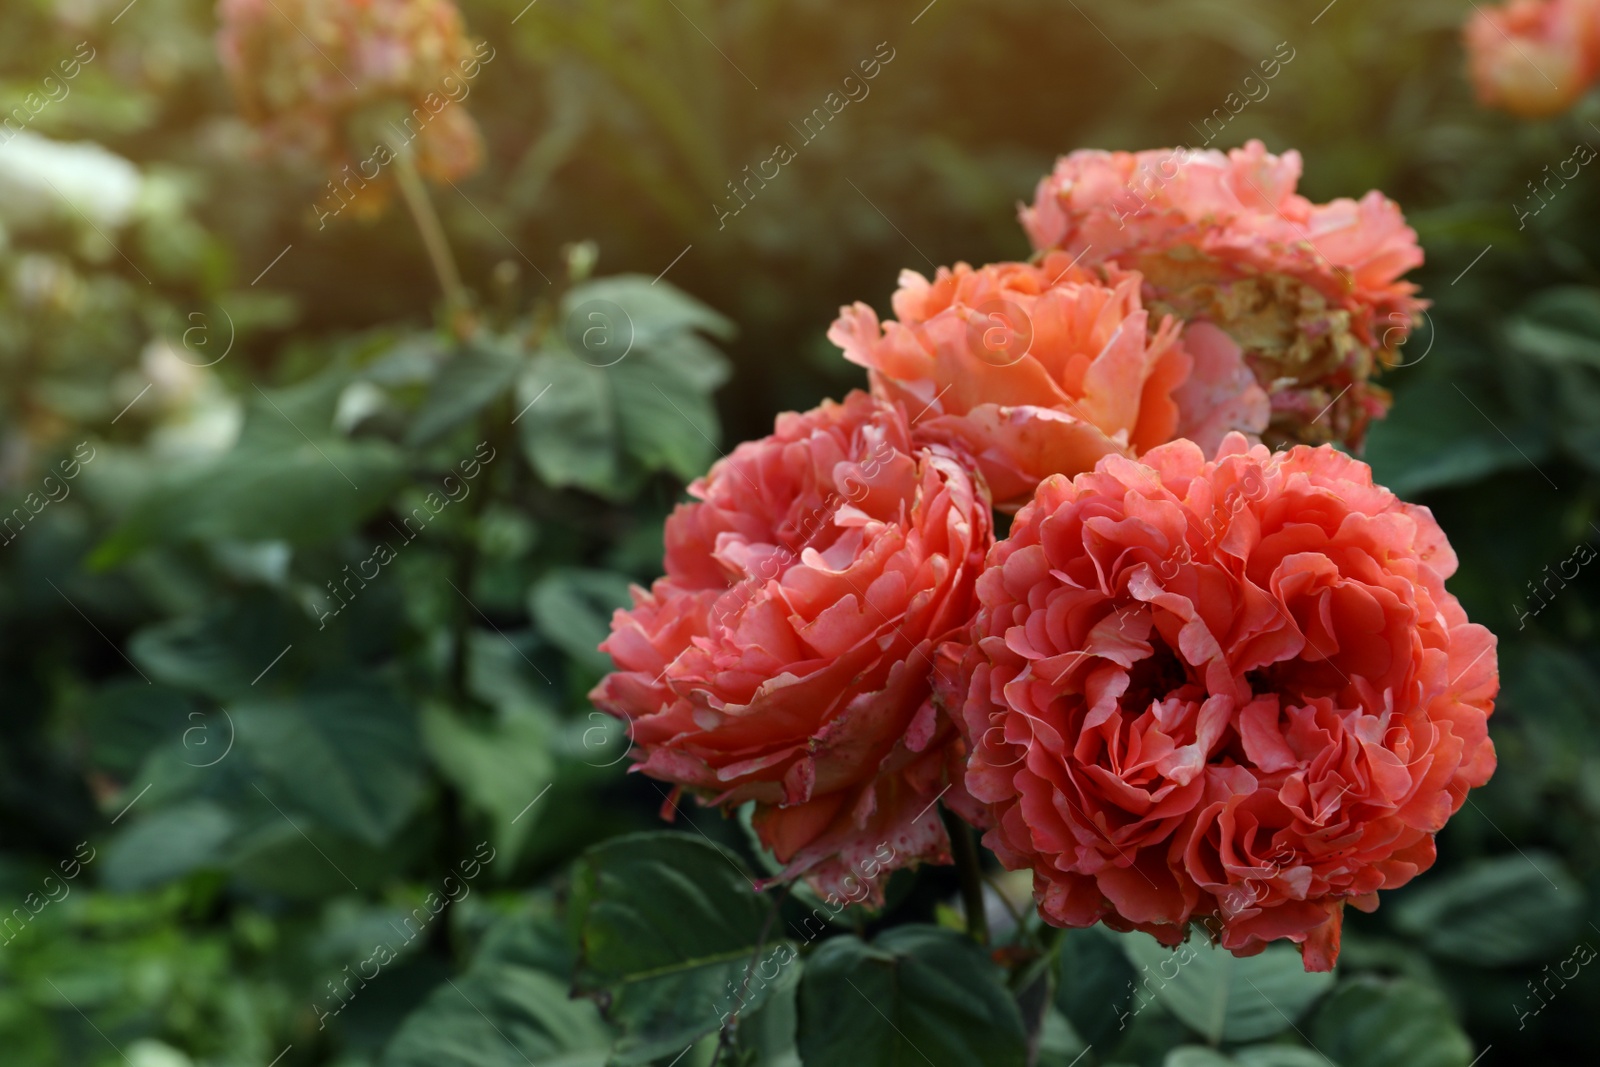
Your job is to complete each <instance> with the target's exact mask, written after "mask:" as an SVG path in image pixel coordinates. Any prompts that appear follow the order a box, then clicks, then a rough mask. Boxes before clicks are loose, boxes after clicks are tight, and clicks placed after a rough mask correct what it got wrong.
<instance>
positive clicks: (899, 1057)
mask: <svg viewBox="0 0 1600 1067" xmlns="http://www.w3.org/2000/svg"><path fill="white" fill-rule="evenodd" d="M800 1059H801V1061H802V1062H803V1063H805V1064H806V1065H807V1067H829V1065H832V1064H844V1063H861V1064H906V1065H910V1064H932V1065H933V1067H968V1065H970V1064H976V1063H981V1064H984V1065H985V1067H1023V1064H1025V1063H1026V1062H1027V1035H1026V1034H1025V1033H1024V1031H1023V1025H1022V1016H1021V1014H1020V1013H1019V1012H1018V1010H1017V1006H1016V1003H1015V1002H1014V1001H1013V1000H1012V999H1011V995H1010V993H1008V992H1007V991H1006V988H1005V986H1004V985H1003V984H1002V983H1001V981H1000V976H999V972H998V970H997V968H996V967H995V966H994V964H993V963H991V962H990V961H989V959H988V957H987V956H986V955H985V954H984V951H983V950H982V949H981V948H979V947H978V946H977V945H976V944H974V943H973V942H972V940H971V939H969V938H967V937H965V936H963V935H961V934H958V933H956V932H954V931H951V930H943V929H939V928H937V927H932V926H915V925H913V926H897V927H894V928H893V929H890V930H888V931H885V932H884V933H883V934H881V935H880V936H879V937H878V938H877V940H875V941H874V942H873V943H872V944H871V945H868V944H867V943H866V942H864V941H862V940H861V939H860V938H857V937H853V936H847V937H839V938H834V939H833V940H830V941H826V942H824V943H823V944H822V946H821V947H820V948H818V949H817V951H816V952H815V953H814V954H813V955H812V956H811V958H810V959H809V960H808V961H807V962H806V969H805V974H804V976H803V977H802V979H801V983H800Z"/></svg>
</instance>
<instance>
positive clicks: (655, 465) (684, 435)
mask: <svg viewBox="0 0 1600 1067" xmlns="http://www.w3.org/2000/svg"><path fill="white" fill-rule="evenodd" d="M611 387H612V389H613V390H614V392H615V395H616V405H617V425H618V427H619V428H620V429H621V431H622V444H623V447H624V448H625V449H626V450H627V452H628V454H629V455H630V456H632V457H633V458H634V459H636V460H638V461H639V462H640V463H642V464H644V466H645V467H646V468H648V469H650V470H667V471H671V472H672V473H673V474H676V475H677V476H678V477H679V478H682V479H683V480H684V481H688V480H689V479H691V478H694V477H695V476H697V475H700V474H703V473H705V470H706V468H707V467H708V466H710V464H711V459H712V457H713V456H715V455H716V444H715V441H716V440H717V438H718V436H720V434H721V432H722V431H721V428H720V427H719V426H718V424H717V411H716V408H715V407H714V406H713V405H712V403H711V398H710V395H709V394H708V393H706V392H704V391H703V390H701V389H699V388H697V387H696V386H695V384H694V382H692V381H691V380H690V379H688V378H687V377H685V376H684V375H683V374H681V373H679V372H677V371H676V370H674V369H672V368H670V367H665V366H661V365H658V364H657V363H656V362H654V361H652V360H650V359H648V358H639V359H637V360H629V361H628V362H626V363H624V364H622V365H621V366H618V367H615V368H613V369H612V378H611Z"/></svg>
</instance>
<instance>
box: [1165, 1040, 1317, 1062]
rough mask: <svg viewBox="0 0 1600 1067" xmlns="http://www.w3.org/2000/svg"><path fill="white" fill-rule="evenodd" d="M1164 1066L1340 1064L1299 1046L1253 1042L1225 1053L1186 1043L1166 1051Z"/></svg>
mask: <svg viewBox="0 0 1600 1067" xmlns="http://www.w3.org/2000/svg"><path fill="white" fill-rule="evenodd" d="M1161 1067H1338V1065H1337V1064H1335V1063H1333V1061H1331V1060H1329V1059H1328V1058H1327V1057H1326V1056H1322V1055H1320V1054H1318V1053H1316V1052H1313V1051H1312V1050H1311V1049H1308V1048H1300V1047H1299V1046H1297V1045H1254V1046H1251V1047H1250V1048H1241V1049H1234V1050H1233V1053H1232V1055H1229V1056H1224V1055H1223V1054H1222V1053H1220V1052H1218V1051H1217V1050H1216V1049H1211V1048H1206V1047H1205V1046H1204V1045H1184V1046H1183V1047H1182V1048H1175V1049H1173V1050H1172V1051H1171V1052H1170V1053H1168V1054H1167V1058H1166V1059H1165V1060H1164V1061H1163V1062H1162V1065H1161Z"/></svg>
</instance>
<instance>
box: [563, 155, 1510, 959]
mask: <svg viewBox="0 0 1600 1067" xmlns="http://www.w3.org/2000/svg"><path fill="white" fill-rule="evenodd" d="M1299 172H1300V158H1299V156H1298V154H1297V153H1294V152H1289V153H1286V154H1284V155H1283V156H1281V157H1280V156H1274V155H1271V154H1269V153H1268V152H1266V150H1265V149H1264V148H1263V147H1262V145H1261V144H1260V143H1258V142H1252V143H1251V144H1249V145H1248V146H1246V147H1244V148H1242V149H1236V150H1234V151H1232V152H1229V153H1227V154H1223V153H1221V152H1216V151H1207V152H1188V151H1181V150H1180V151H1176V152H1166V151H1152V152H1141V153H1136V154H1130V153H1121V152H1119V153H1106V152H1097V151H1080V152H1075V153H1073V154H1071V155H1069V156H1067V157H1065V158H1063V159H1062V160H1061V161H1060V162H1059V163H1058V165H1057V166H1056V168H1055V170H1054V172H1053V173H1052V174H1050V175H1049V176H1048V177H1046V178H1045V179H1044V180H1043V181H1042V182H1041V183H1040V185H1039V189H1038V194H1037V198H1036V200H1035V202H1034V204H1033V205H1032V206H1031V207H1028V208H1025V209H1024V210H1023V212H1022V221H1023V224H1024V226H1025V228H1026V229H1027V232H1028V234H1029V236H1030V237H1031V238H1032V240H1033V243H1034V246H1035V248H1036V249H1037V254H1036V255H1035V256H1034V257H1033V259H1031V260H1030V261H1028V262H1025V263H1000V264H993V265H988V266H983V267H978V268H973V267H970V266H968V265H966V264H959V265H957V266H956V267H955V268H954V269H941V270H940V271H938V272H937V274H936V276H935V277H934V278H933V279H932V280H931V281H930V280H928V279H926V278H924V277H922V276H920V275H918V274H915V273H912V272H906V273H905V274H903V275H902V276H901V279H900V288H899V291H898V292H897V293H895V295H894V299H893V306H894V312H895V319H893V320H891V321H888V322H880V321H879V319H878V317H877V316H876V315H875V314H874V312H873V311H872V309H871V308H869V307H867V306H866V305H864V304H856V305H855V306H853V307H849V308H845V309H843V311H842V314H841V316H840V318H839V320H838V321H837V322H836V323H835V324H834V326H833V329H832V330H831V332H830V334H829V336H830V338H832V339H833V340H834V342H835V343H837V344H838V345H839V346H840V347H841V348H842V349H843V351H844V355H845V356H846V358H848V359H850V360H851V361H853V362H855V363H858V364H860V365H862V366H864V367H866V368H867V369H868V374H869V378H870V382H871V392H870V394H869V393H863V392H855V393H852V394H851V395H850V396H848V397H846V398H845V399H844V401H843V402H841V403H834V402H825V403H823V404H822V405H821V406H820V407H818V408H816V409H814V410H812V411H809V412H805V413H802V414H795V413H787V414H784V415H780V416H779V417H778V419H777V424H776V427H775V430H774V432H773V434H772V435H771V436H769V437H767V438H765V439H763V440H759V441H753V442H748V443H745V444H742V445H740V446H739V447H738V448H737V449H735V450H734V452H733V453H732V454H731V455H730V456H728V457H726V458H725V459H723V460H722V461H720V462H718V463H717V464H716V465H715V466H714V467H712V469H711V471H710V472H709V473H708V474H707V475H706V476H705V477H704V478H702V479H700V480H698V481H697V482H695V484H694V485H692V486H691V487H690V490H689V491H690V494H691V496H692V497H693V498H694V499H693V501H692V502H691V503H687V504H683V505H680V506H679V507H678V508H677V510H676V511H675V512H674V513H673V514H672V516H671V517H670V518H669V519H668V522H667V526H666V563H665V569H666V575H665V577H663V578H661V579H659V580H658V581H656V582H655V583H654V585H653V587H652V588H651V589H650V590H649V591H646V590H643V589H635V590H634V604H633V607H632V608H631V609H628V610H623V611H618V612H617V614H616V616H615V618H614V619H613V621H612V632H611V635H610V637H609V638H608V639H607V641H606V642H605V644H604V645H603V646H602V647H603V648H604V649H605V650H606V651H608V652H609V653H610V654H611V656H612V657H613V659H614V660H615V663H616V666H617V670H616V671H615V672H614V673H612V674H610V675H608V676H607V677H606V678H605V679H604V680H603V681H602V682H601V683H600V685H599V686H598V687H597V688H596V689H595V690H594V692H593V694H592V698H593V699H594V701H595V702H596V704H597V705H598V706H599V707H601V708H603V709H605V710H606V711H608V712H610V713H612V714H614V715H617V716H619V717H621V718H623V719H625V720H627V722H628V723H629V726H630V733H631V736H632V739H633V742H634V745H635V751H634V758H635V761H636V766H635V768H634V769H635V770H639V771H642V772H643V773H645V774H647V775H649V776H651V777H653V778H656V779H659V780H661V781H664V782H668V783H671V784H672V785H673V787H674V788H673V790H672V793H671V796H670V798H669V805H668V806H669V807H670V806H671V804H672V803H675V802H676V800H677V799H678V797H679V795H680V793H681V792H682V791H684V790H687V791H689V792H690V793H691V794H692V795H694V796H696V797H698V798H699V799H700V800H701V801H702V802H703V803H706V804H712V805H720V806H722V807H724V808H729V807H733V806H738V805H744V804H753V805H754V809H753V825H754V827H755V829H756V831H757V833H758V834H759V836H760V839H761V840H762V842H763V843H764V844H765V845H766V846H767V847H768V848H769V849H770V850H771V851H772V853H773V854H774V855H775V856H776V857H777V858H778V860H779V861H781V862H782V863H784V864H786V868H785V870H784V872H783V876H784V877H790V878H793V877H804V878H805V879H807V880H808V881H809V882H810V883H811V884H812V885H813V886H814V887H816V888H817V889H818V890H819V891H822V892H828V893H835V894H836V893H839V892H841V888H842V883H843V881H844V879H845V878H847V877H848V876H849V874H850V872H852V871H853V870H859V869H860V866H861V863H862V861H863V860H865V859H866V858H868V857H869V856H870V855H872V854H873V853H874V851H875V850H876V849H878V848H879V847H880V846H882V845H884V844H887V845H888V846H889V847H890V848H891V849H892V850H893V851H892V854H893V856H894V857H895V861H894V863H893V864H890V865H887V866H892V867H904V866H910V865H914V864H916V863H918V862H927V863H948V862H950V841H949V839H948V837H947V834H946V828H945V823H944V822H943V821H942V819H941V816H940V814H939V813H938V812H937V810H936V809H937V807H938V804H939V803H941V802H942V803H943V804H944V805H945V806H946V807H947V808H948V809H949V810H950V811H951V812H953V813H955V814H957V815H959V816H961V817H964V818H965V819H967V820H968V821H970V822H972V823H974V824H976V825H977V826H979V827H981V828H984V829H985V830H987V833H986V835H985V837H984V843H985V844H986V845H987V846H988V847H989V848H990V849H992V850H993V851H994V853H995V854H996V855H997V856H998V857H999V859H1000V861H1001V863H1003V864H1004V865H1005V866H1006V867H1008V868H1011V869H1028V870H1031V871H1032V872H1033V877H1034V892H1035V897H1036V900H1037V902H1038V906H1039V909H1040V912H1041V914H1042V915H1043V916H1044V918H1045V919H1046V920H1048V921H1049V922H1051V923H1053V924H1056V925H1066V926H1084V925H1089V924H1092V923H1095V922H1097V921H1103V922H1105V923H1106V924H1107V925H1109V926H1111V927H1113V928H1115V929H1119V930H1131V929H1139V930H1145V931H1148V932H1150V933H1151V934H1153V935H1155V936H1156V937H1158V938H1160V939H1161V940H1163V941H1164V942H1167V943H1173V944H1175V943H1177V942H1178V941H1180V940H1182V939H1183V937H1184V936H1185V933H1186V930H1187V928H1188V924H1189V923H1190V922H1191V920H1204V921H1205V923H1206V925H1207V927H1208V928H1209V929H1211V930H1213V931H1215V932H1217V936H1218V937H1219V939H1220V941H1221V943H1222V944H1223V945H1224V946H1225V947H1227V948H1228V949H1230V950H1232V951H1234V952H1237V953H1240V954H1249V953H1253V952H1258V951H1260V950H1261V949H1263V948H1264V947H1265V946H1266V944H1267V943H1268V942H1271V941H1274V940H1278V939H1288V940H1290V941H1293V942H1296V943H1298V944H1300V945H1301V947H1302V952H1303V956H1304V959H1305V963H1306V966H1307V967H1308V968H1313V969H1326V968H1328V967H1331V966H1332V964H1333V960H1334V958H1335V956H1336V955H1337V952H1338V942H1339V930H1340V924H1341V919H1342V911H1343V906H1344V904H1345V903H1346V902H1349V903H1352V904H1355V905H1356V906H1357V907H1360V908H1363V909H1370V908H1372V907H1373V906H1375V904H1376V891H1377V890H1379V889H1384V888H1391V887H1394V886H1398V885H1400V884H1402V883H1404V882H1406V881H1407V880H1408V879H1410V878H1411V877H1412V876H1414V875H1415V874H1416V873H1417V872H1419V871H1421V870H1423V869H1425V868H1427V867H1428V866H1429V865H1430V864H1431V863H1432V862H1433V858H1434V843H1433V839H1434V834H1435V833H1436V832H1437V831H1438V830H1439V829H1440V828H1441V827H1442V826H1443V825H1444V823H1445V821H1446V819H1448V818H1449V817H1450V815H1451V814H1453V813H1454V812H1455V811H1456V810H1457V809H1458V808H1459V807H1460V806H1461V804H1462V803H1463V801H1464V799H1465V796H1466V793H1467V790H1468V789H1469V788H1470V787H1473V786H1477V785H1481V784H1482V783H1483V782H1485V781H1486V780H1487V779H1488V777H1489V776H1490V774H1491V773H1492V771H1493V769H1494V764H1495V758H1494V749H1493V746H1492V744H1491V742H1490V740H1489V738H1488V732H1487V717H1488V715H1489V713H1490V711H1491V709H1492V704H1493V698H1494V695H1495V692H1496V689H1497V687H1498V673H1497V669H1496V663H1495V654H1494V647H1495V640H1494V638H1493V636H1492V635H1491V634H1490V633H1489V632H1488V631H1487V630H1486V629H1484V628H1483V627H1482V626H1478V625H1474V624H1472V623H1470V622H1468V621H1467V619H1466V617H1465V615H1464V613H1463V612H1462V609H1461V607H1460V605H1459V604H1458V603H1457V601H1456V599H1455V597H1453V596H1452V595H1451V594H1450V593H1448V592H1447V591H1446V589H1445V585H1444V583H1445V579H1446V578H1448V577H1449V576H1450V575H1451V573H1452V572H1453V571H1454V570H1455V566H1456V560H1455V556H1454V555H1453V554H1452V552H1451V549H1450V546H1449V544H1448V543H1447V542H1446V540H1445V537H1444V534H1443V533H1442V532H1441V531H1440V529H1439V527H1438V525H1437V524H1436V523H1435V521H1434V519H1433V517H1432V515H1431V514H1430V513H1429V512H1428V510H1427V509H1426V508H1423V507H1418V506H1415V505H1411V504H1407V503H1405V502H1403V501H1401V500H1398V499H1397V498H1396V497H1395V496H1394V495H1393V494H1392V493H1390V492H1388V491H1387V490H1386V489H1384V488H1382V487H1381V486H1378V485H1375V484H1374V483H1373V481H1372V477H1371V472H1370V470H1369V469H1368V468H1367V466H1366V465H1365V464H1363V463H1361V462H1360V461H1359V460H1356V459H1354V458H1352V457H1351V456H1350V455H1348V454H1346V453H1344V452H1341V451H1339V450H1336V449H1335V448H1334V447H1333V446H1332V445H1331V444H1328V443H1326V442H1327V441H1328V440H1329V439H1330V438H1332V439H1337V440H1340V441H1342V442H1343V443H1345V444H1347V445H1348V444H1354V443H1355V442H1356V441H1357V440H1358V439H1359V437H1360V434H1361V432H1362V431H1363V429H1364V428H1365V426H1366V425H1367V422H1368V420H1370V419H1371V418H1372V417H1374V416H1379V415H1381V414H1382V413H1383V411H1384V408H1385V406H1386V396H1385V394H1384V393H1382V392H1381V391H1380V390H1379V389H1378V388H1377V387H1376V386H1375V385H1373V384H1372V383H1371V382H1370V381H1369V378H1370V375H1371V373H1372V372H1373V371H1374V370H1375V369H1377V368H1379V367H1381V366H1382V365H1383V364H1386V363H1393V362H1394V361H1395V359H1396V346H1398V345H1399V344H1402V343H1403V342H1404V337H1405V333H1404V327H1405V326H1409V325H1410V324H1411V322H1412V321H1413V319H1414V318H1415V316H1417V315H1418V313H1419V311H1420V308H1421V306H1422V305H1421V302H1420V301H1419V300H1418V299H1417V298H1416V296H1415V288H1414V286H1412V285H1410V284H1408V283H1406V282H1404V281H1401V280H1400V277H1401V275H1402V274H1404V273H1405V272H1406V271H1407V270H1409V269H1410V268H1412V267H1414V266H1416V265H1417V264H1419V263H1420V262H1421V259H1422V254H1421V252H1420V250H1419V249H1418V247H1417V244H1416V235H1415V234H1414V233H1413V231H1412V230H1410V229H1409V228H1408V227H1407V226H1406V225H1405V222H1404V220H1403V218H1402V217H1401V214H1400V212H1399V210H1398V208H1397V207H1396V205H1395V204H1394V203H1392V202H1391V201H1389V200H1387V199H1386V198H1384V197H1383V196H1381V195H1379V194H1378V193H1369V194H1368V195H1367V196H1366V197H1364V198H1363V199H1361V200H1360V201H1350V200H1337V201H1334V202H1332V203H1328V204H1320V205H1319V204H1314V203H1312V202H1310V201H1308V200H1307V199H1306V198H1304V197H1302V196H1300V195H1299V194H1298V193H1296V192H1295V187H1296V184H1297V182H1298V179H1299ZM1396 323H1401V324H1403V325H1402V326H1397V325H1395V324H1396ZM1263 439H1265V440H1266V441H1267V442H1268V443H1267V444H1264V443H1262V442H1263ZM1308 439H1309V440H1311V441H1315V442H1321V443H1320V445H1312V444H1305V443H1301V444H1297V445H1293V446H1292V447H1291V446H1290V445H1291V442H1293V441H1296V440H1299V441H1302V442H1303V441H1306V440H1308ZM1272 443H1276V444H1278V445H1281V446H1283V447H1280V448H1278V449H1276V450H1274V449H1272V448H1269V447H1268V445H1269V444H1272ZM996 511H998V512H1000V513H1002V514H1011V515H1013V519H1012V522H1011V525H1010V528H1009V533H1008V535H1007V536H1006V537H1005V538H1004V539H1003V540H998V541H997V540H996V538H995V533H996ZM885 874H887V870H885V871H883V872H880V873H879V875H878V876H877V878H876V879H875V880H874V885H873V895H874V898H875V899H878V900H881V882H882V878H883V876H884V875H885Z"/></svg>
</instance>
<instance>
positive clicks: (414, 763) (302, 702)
mask: <svg viewBox="0 0 1600 1067" xmlns="http://www.w3.org/2000/svg"><path fill="white" fill-rule="evenodd" d="M233 719H234V723H235V725H236V727H237V730H238V737H239V745H240V747H241V749H243V750H244V752H245V753H246V754H247V755H248V758H249V760H250V761H251V763H253V764H254V765H256V766H258V767H260V768H261V769H262V770H264V771H266V772H267V774H268V775H269V776H270V781H269V782H268V783H266V788H265V789H264V790H263V793H264V795H266V796H267V797H268V799H269V800H271V801H272V802H273V803H274V804H277V805H278V806H279V807H281V808H288V807H290V806H293V807H296V808H299V809H301V810H303V811H307V812H310V813H311V814H313V815H315V816H316V817H317V818H318V819H320V820H321V821H322V822H324V823H325V824H327V825H328V826H329V827H331V828H333V829H336V830H339V831H342V832H344V833H347V834H349V835H351V836H353V837H355V838H357V839H359V840H361V841H364V842H367V843H368V844H371V845H380V844H383V843H384V842H386V841H388V840H389V839H390V838H391V837H392V836H393V835H394V833H395V831H397V830H398V829H399V828H400V827H401V826H402V825H403V824H404V823H405V821H406V820H407V819H408V818H410V817H411V813H412V812H413V811H415V810H416V806H417V803H418V802H419V801H420V800H421V799H422V788H423V773H422V771H423V767H422V763H423V761H422V749H421V745H420V744H419V741H418V737H417V730H416V723H415V719H414V716H413V713H412V711H411V709H410V708H409V707H407V706H406V705H405V704H403V703H402V702H400V701H399V700H398V699H397V698H396V697H395V696H394V695H393V694H391V693H390V692H389V691H388V690H386V689H384V688H381V687H373V686H357V685H337V686H329V687H325V688H322V689H313V690H311V691H310V692H307V693H303V694H302V695H300V696H298V697H296V698H294V699H271V698H257V699H255V700H251V701H241V702H240V703H239V704H237V705H236V706H235V707H234V709H233Z"/></svg>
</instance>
